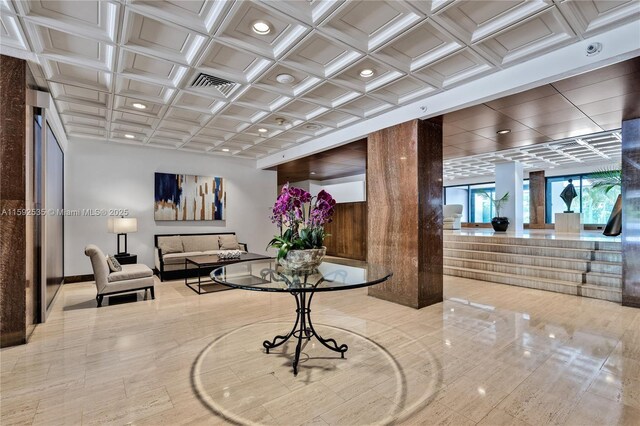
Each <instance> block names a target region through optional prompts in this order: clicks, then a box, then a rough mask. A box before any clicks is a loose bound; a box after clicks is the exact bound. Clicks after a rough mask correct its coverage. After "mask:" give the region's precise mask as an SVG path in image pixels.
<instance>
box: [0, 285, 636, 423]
mask: <svg viewBox="0 0 640 426" xmlns="http://www.w3.org/2000/svg"><path fill="white" fill-rule="evenodd" d="M156 288H157V290H156V294H157V299H156V300H155V301H139V302H136V303H125V304H119V305H112V306H105V307H103V308H101V309H96V308H95V301H94V296H95V289H94V287H93V286H92V285H91V284H90V283H83V284H72V285H67V286H65V287H64V288H63V290H62V294H61V295H60V297H59V298H58V300H57V302H56V305H55V307H54V311H53V313H52V314H51V316H50V319H49V321H48V322H47V323H46V324H44V325H41V326H39V327H38V328H37V329H36V331H35V334H34V336H33V338H32V341H31V343H29V344H28V345H24V346H20V347H14V348H8V349H3V350H2V351H1V352H0V360H1V372H2V374H1V383H0V384H1V388H0V390H1V407H0V410H1V418H0V423H1V424H2V425H12V424H47V425H56V424H95V423H109V424H127V423H133V424H147V425H159V424H170V425H175V424H205V423H206V424H226V423H230V422H235V423H240V424H252V423H254V424H282V425H294V424H317V425H326V424H344V425H351V424H362V425H365V424H366V425H369V424H382V423H390V422H394V423H397V424H410V425H414V424H443V425H467V424H469V425H472V424H482V425H502V424H510V425H511V424H512V425H527V424H528V425H542V424H571V425H598V424H603V425H604V424H606V425H611V424H628V425H631V424H635V425H637V424H640V310H637V309H631V308H623V307H621V306H618V305H616V304H614V303H611V302H606V301H601V300H592V299H586V298H579V297H574V296H568V295H562V294H557V293H550V292H544V291H538V290H530V289H524V288H517V287H510V286H505V285H500V284H491V283H485V282H479V281H473V280H468V279H462V278H455V277H445V297H446V299H447V300H446V301H445V302H444V303H442V304H438V305H436V306H431V307H428V308H425V309H422V310H419V311H418V310H413V309H410V308H406V307H402V306H399V305H395V304H392V303H389V302H385V301H382V300H378V299H374V298H371V297H368V296H367V295H366V290H365V289H358V290H351V291H348V292H337V293H325V294H320V295H318V296H317V298H316V300H314V304H313V306H312V309H313V316H314V318H315V322H316V325H317V329H318V331H319V332H320V333H322V334H324V335H325V336H330V337H335V338H336V339H337V340H338V341H339V342H343V343H347V344H348V345H349V347H350V349H349V351H348V352H347V356H346V358H345V359H340V358H339V357H336V356H334V353H332V352H330V351H328V350H326V349H325V348H324V347H322V346H321V345H319V344H318V343H317V342H314V341H313V340H312V341H311V342H309V343H308V344H307V345H306V346H305V348H304V350H303V356H302V361H301V366H300V374H299V375H298V376H297V377H294V376H293V375H292V373H291V369H290V357H289V356H290V354H291V353H292V352H293V350H294V347H293V345H285V346H284V348H283V349H282V350H280V351H273V352H272V353H271V354H269V355H267V354H265V353H264V352H263V351H262V350H261V343H262V340H264V339H265V338H271V337H272V336H273V335H274V334H276V333H281V332H283V331H286V330H287V328H288V327H290V325H291V323H290V321H291V320H292V319H293V298H292V297H291V296H289V295H286V294H267V293H260V292H248V291H241V290H231V291H225V292H219V293H215V294H209V295H203V296H197V295H196V294H195V293H193V292H192V291H191V290H189V289H187V288H186V287H184V285H183V284H182V283H180V282H179V281H176V282H168V283H158V284H157V286H156Z"/></svg>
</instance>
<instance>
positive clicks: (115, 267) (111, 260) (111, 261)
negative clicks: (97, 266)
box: [107, 254, 122, 272]
mask: <svg viewBox="0 0 640 426" xmlns="http://www.w3.org/2000/svg"><path fill="white" fill-rule="evenodd" d="M107 265H109V269H110V270H111V272H120V271H122V265H120V262H118V259H116V258H115V257H114V256H113V255H112V254H110V255H109V256H107Z"/></svg>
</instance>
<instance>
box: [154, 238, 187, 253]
mask: <svg viewBox="0 0 640 426" xmlns="http://www.w3.org/2000/svg"><path fill="white" fill-rule="evenodd" d="M158 248H159V249H160V250H162V254H169V253H182V252H184V247H183V246H182V237H180V236H179V235H175V236H171V237H159V238H158Z"/></svg>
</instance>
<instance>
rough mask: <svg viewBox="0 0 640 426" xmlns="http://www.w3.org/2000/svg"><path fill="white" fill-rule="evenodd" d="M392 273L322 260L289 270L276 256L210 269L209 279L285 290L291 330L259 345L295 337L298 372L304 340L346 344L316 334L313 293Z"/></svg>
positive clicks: (341, 350) (337, 348)
mask: <svg viewBox="0 0 640 426" xmlns="http://www.w3.org/2000/svg"><path fill="white" fill-rule="evenodd" d="M392 275H393V273H392V272H391V271H389V270H388V269H386V268H384V267H383V266H380V265H373V264H367V265H365V266H346V265H341V264H337V263H330V262H323V263H322V264H320V266H319V267H318V269H317V271H315V272H314V273H311V274H310V273H299V274H298V273H290V272H287V273H285V271H284V270H283V269H282V267H281V266H280V265H278V263H277V261H276V260H275V259H266V260H254V261H248V262H242V263H235V264H231V265H226V266H222V267H220V268H217V269H214V270H213V271H212V272H211V279H212V280H213V281H214V282H216V283H218V284H222V285H225V286H228V287H233V288H238V289H242V290H252V291H269V292H286V293H290V294H291V295H293V297H294V298H295V299H296V321H295V323H294V325H293V328H292V329H291V331H290V332H289V333H287V334H285V335H277V336H275V337H274V338H273V339H272V340H265V341H264V342H263V343H262V346H264V348H265V349H266V352H267V353H269V350H270V349H273V348H276V347H278V346H280V345H282V344H284V343H285V342H286V341H287V340H289V339H290V338H292V337H293V338H294V339H297V341H298V342H297V344H296V353H295V357H294V359H293V374H295V375H297V374H298V362H299V360H300V351H301V349H302V341H303V340H311V338H312V337H315V338H316V339H318V341H319V342H320V343H322V344H323V345H324V346H326V347H327V348H329V349H330V350H332V351H334V352H338V353H340V355H341V356H342V358H344V353H345V352H346V351H347V350H348V349H349V347H348V346H347V345H346V344H344V343H343V344H341V345H339V344H338V342H336V340H335V339H332V338H324V337H322V336H320V335H319V334H318V332H317V331H316V330H315V328H314V327H313V322H312V321H311V301H312V299H313V296H314V294H316V293H318V292H323V291H340V290H350V289H354V288H359V287H368V286H371V285H374V284H379V283H381V282H384V281H386V280H388V279H389V278H391V276H392Z"/></svg>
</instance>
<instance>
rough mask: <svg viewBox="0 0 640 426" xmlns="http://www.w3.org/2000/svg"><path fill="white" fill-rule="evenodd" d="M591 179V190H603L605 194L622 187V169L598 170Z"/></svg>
mask: <svg viewBox="0 0 640 426" xmlns="http://www.w3.org/2000/svg"><path fill="white" fill-rule="evenodd" d="M589 177H590V178H591V180H592V181H593V184H592V185H591V188H593V189H603V190H604V193H605V194H606V193H608V192H609V191H611V190H612V189H613V188H616V187H622V170H621V169H620V167H612V168H609V169H602V170H598V171H597V172H595V173H592V174H591V175H590V176H589Z"/></svg>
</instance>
